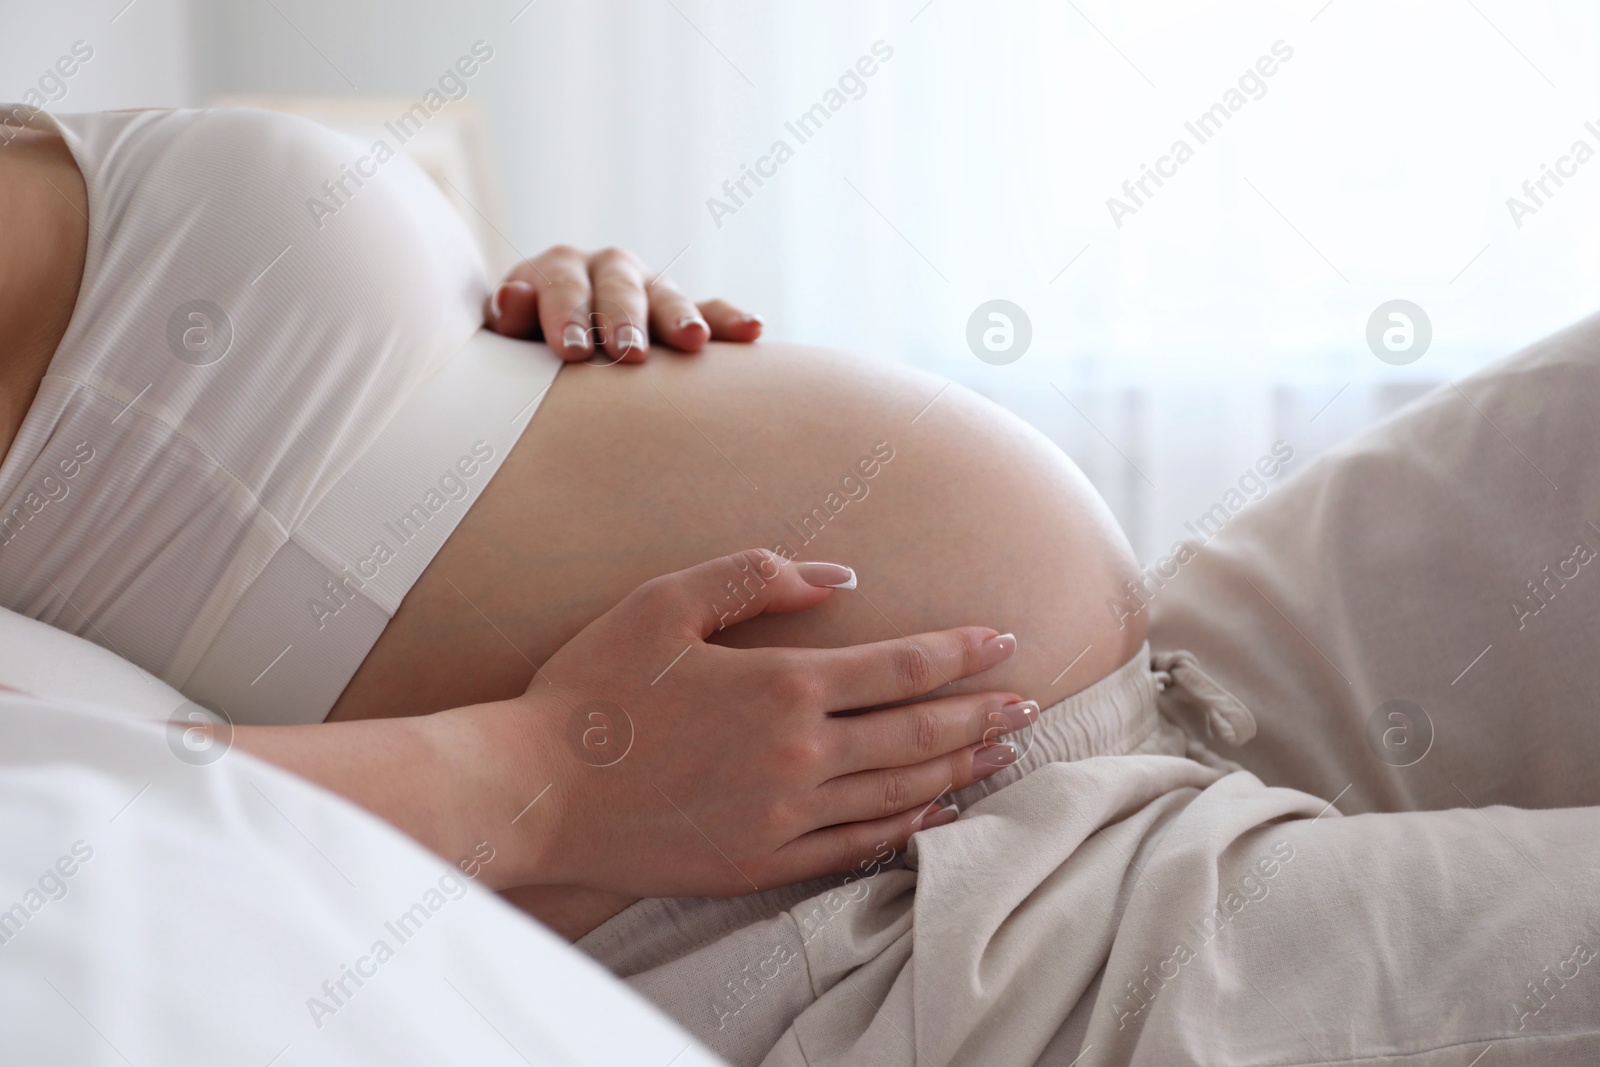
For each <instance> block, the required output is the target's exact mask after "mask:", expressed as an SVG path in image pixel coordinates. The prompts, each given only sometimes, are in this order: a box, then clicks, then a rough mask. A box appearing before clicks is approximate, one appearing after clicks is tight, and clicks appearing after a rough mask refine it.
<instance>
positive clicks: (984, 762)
mask: <svg viewBox="0 0 1600 1067" xmlns="http://www.w3.org/2000/svg"><path fill="white" fill-rule="evenodd" d="M1021 755H1022V754H1021V753H1020V752H1018V751H1017V746H1016V745H1013V744H1012V743H1011V742H1010V741H1002V742H1000V743H999V744H998V745H991V746H989V747H987V748H980V749H978V751H976V752H974V753H973V754H972V773H973V775H974V776H975V777H978V778H987V777H989V775H991V774H993V773H994V772H995V771H998V770H999V769H1000V768H1002V767H1009V766H1011V765H1012V764H1013V763H1015V762H1017V760H1018V758H1019V757H1020V756H1021Z"/></svg>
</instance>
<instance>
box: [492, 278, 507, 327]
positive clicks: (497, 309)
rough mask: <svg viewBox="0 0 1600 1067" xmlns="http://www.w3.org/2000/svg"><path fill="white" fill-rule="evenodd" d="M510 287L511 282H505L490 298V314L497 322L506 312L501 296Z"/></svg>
mask: <svg viewBox="0 0 1600 1067" xmlns="http://www.w3.org/2000/svg"><path fill="white" fill-rule="evenodd" d="M510 287H511V283H510V282H505V283H504V284H502V285H501V286H500V288H498V289H496V290H495V291H494V295H493V296H491V297H490V298H489V314H490V315H491V316H492V317H493V318H494V320H495V321H496V322H499V321H500V317H501V316H502V315H504V314H505V312H504V311H503V310H502V307H503V305H502V304H501V302H500V298H501V297H502V296H504V295H505V291H506V290H507V289H509V288H510Z"/></svg>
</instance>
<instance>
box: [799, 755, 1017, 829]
mask: <svg viewBox="0 0 1600 1067" xmlns="http://www.w3.org/2000/svg"><path fill="white" fill-rule="evenodd" d="M1020 756H1021V749H1020V748H1018V746H1017V745H1016V744H1015V743H1014V742H1011V741H1005V740H1000V741H996V742H995V743H994V744H992V745H990V744H976V745H963V746H962V747H960V748H958V749H956V750H955V751H954V752H951V753H948V754H946V755H941V756H938V757H936V758H934V759H931V760H924V761H923V762H921V763H918V764H914V765H912V766H910V767H887V768H884V769H882V770H873V771H861V772H859V773H857V774H846V775H842V776H840V777H838V778H835V779H833V780H832V781H829V782H825V783H823V784H822V785H821V786H819V787H818V788H817V792H816V798H817V801H818V804H817V807H816V809H815V812H814V814H813V817H814V818H815V819H816V822H817V825H818V826H833V825H838V824H841V823H850V822H868V821H871V820H874V819H884V818H889V817H891V816H894V815H899V814H901V813H903V812H906V811H911V810H914V809H917V808H921V807H924V806H926V805H928V804H930V803H932V802H933V801H934V800H935V799H936V798H938V797H941V796H943V795H944V794H946V793H950V792H954V791H956V790H959V789H965V788H966V787H967V786H969V785H971V784H972V783H974V782H981V781H982V780H983V779H985V778H987V777H989V776H990V775H992V774H996V773H998V772H999V771H1000V770H1001V769H1002V768H1004V767H1009V766H1010V765H1011V764H1013V763H1015V762H1017V760H1018V758H1020Z"/></svg>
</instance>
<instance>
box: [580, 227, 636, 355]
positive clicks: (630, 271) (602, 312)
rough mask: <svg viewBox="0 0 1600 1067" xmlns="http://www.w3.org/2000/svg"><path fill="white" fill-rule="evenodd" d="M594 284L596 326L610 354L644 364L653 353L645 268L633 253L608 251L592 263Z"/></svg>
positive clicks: (590, 270)
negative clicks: (646, 358)
mask: <svg viewBox="0 0 1600 1067" xmlns="http://www.w3.org/2000/svg"><path fill="white" fill-rule="evenodd" d="M589 277H590V279H591V281H592V282H593V283H594V316H595V324H596V325H597V326H599V327H600V330H601V332H600V334H599V335H598V337H599V338H600V339H602V340H603V342H604V344H605V350H606V352H607V353H608V354H609V355H610V356H611V357H612V358H613V359H616V360H620V361H621V362H623V363H641V362H643V361H644V358H645V355H646V354H647V353H648V352H649V350H650V338H649V332H650V304H649V299H648V298H647V297H646V296H645V292H644V283H645V277H644V265H643V264H641V263H640V262H639V257H637V256H635V255H634V254H633V253H632V252H625V251H623V250H622V249H620V248H608V249H606V250H605V251H603V252H596V253H595V254H594V257H593V258H592V259H590V260H589Z"/></svg>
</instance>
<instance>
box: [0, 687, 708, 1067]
mask: <svg viewBox="0 0 1600 1067" xmlns="http://www.w3.org/2000/svg"><path fill="white" fill-rule="evenodd" d="M128 674H129V677H128V680H127V683H126V684H128V685H130V686H136V687H137V686H141V682H140V681H139V680H138V678H137V677H136V676H134V675H133V674H132V672H131V671H129V672H128ZM0 682H6V683H8V684H16V683H15V682H13V681H12V679H11V678H7V677H0ZM419 908H420V911H419V910H417V909H419ZM408 912H409V913H410V916H411V917H410V919H409V920H406V921H404V922H402V917H404V916H406V915H407V914H408ZM380 942H381V943H383V944H384V945H386V946H387V950H388V954H385V953H384V952H383V951H382V950H379V949H378V945H379V943H380ZM380 957H381V958H380ZM352 968H356V969H359V970H361V971H362V972H364V973H365V974H366V977H363V978H362V979H361V982H360V984H359V985H358V984H357V983H356V981H355V980H354V979H351V978H349V977H347V973H348V969H352ZM341 978H342V979H343V984H344V987H345V988H344V991H343V992H340V991H339V990H338V983H339V982H340V980H341ZM324 983H328V986H325V985H324ZM329 987H332V990H333V991H332V992H330V991H329ZM717 1062H719V1061H718V1060H716V1058H715V1057H713V1056H712V1055H711V1054H710V1053H708V1052H706V1051H704V1050H703V1049H702V1048H701V1047H700V1046H699V1045H698V1044H695V1043H694V1042H693V1041H692V1040H691V1039H690V1038H689V1037H688V1036H686V1035H685V1034H684V1033H683V1032H682V1031H681V1030H680V1029H679V1028H678V1027H677V1026H676V1025H675V1024H674V1023H672V1022H670V1021H669V1020H667V1019H666V1018H665V1016H663V1015H661V1014H660V1013H658V1012H657V1011H656V1010H655V1009H654V1008H653V1007H651V1006H649V1005H648V1004H646V1003H645V1002H644V1001H643V1000H641V999H640V998H638V997H637V996H635V995H634V994H633V993H632V992H631V991H629V990H628V989H627V988H626V987H624V986H623V985H622V984H621V983H619V982H617V981H616V980H614V979H613V978H611V976H610V975H608V974H607V973H605V972H604V971H603V970H602V969H601V968H600V967H598V966H596V965H595V964H594V963H592V962H591V961H589V960H588V959H587V958H586V957H583V956H582V955H580V954H579V953H578V952H576V951H575V950H573V949H572V948H570V947H569V946H568V945H566V944H565V943H563V942H561V941H560V940H559V939H557V938H556V937H555V936H554V935H552V934H550V933H549V932H548V931H546V930H545V929H544V928H542V927H540V926H538V925H537V924H536V923H534V922H532V921H531V920H529V919H527V918H526V917H525V916H523V915H522V914H521V913H519V912H517V911H515V910H514V909H512V908H510V907H509V906H507V905H506V904H504V903H503V902H502V901H501V900H500V898H499V897H497V896H496V895H495V894H494V893H492V892H490V891H488V890H487V889H484V888H482V887H480V886H478V885H477V884H476V883H474V882H472V881H471V880H469V879H466V878H465V877H463V876H461V875H460V872H459V871H457V870H456V869H454V868H452V867H451V866H450V865H449V864H447V863H445V862H444V861H442V860H440V859H438V858H437V857H435V856H433V855H431V854H429V853H428V852H426V851H425V850H424V849H422V848H421V847H419V846H418V845H416V844H415V843H413V842H412V841H410V840H409V839H407V838H406V837H404V836H403V835H401V834H400V833H399V832H398V831H396V830H394V829H393V828H391V827H390V826H388V825H387V824H385V823H383V822H381V821H380V820H378V819H376V818H374V817H372V816H371V815H369V814H367V813H366V812H364V811H361V810H359V809H357V808H355V807H354V806H352V805H350V804H348V803H346V802H344V801H342V800H341V799H339V798H337V797H335V796H332V795H331V794H329V793H327V792H325V791H323V790H321V789H319V788H317V787H315V786H312V785H310V784H308V783H306V782H304V781H301V780H300V779H297V778H295V777H293V776H291V775H289V774H286V773H284V772H282V771H280V770H278V769H277V768H274V767H271V766H269V765H267V764H264V763H262V762H260V761H257V760H255V759H252V758H251V757H248V756H246V755H245V754H244V753H242V752H240V751H230V752H227V753H226V754H225V755H223V756H222V758H221V759H220V760H218V761H217V762H215V763H211V764H209V765H195V764H193V763H190V762H186V761H185V760H182V759H180V758H178V756H177V755H176V754H175V753H174V751H173V749H172V748H171V747H170V746H169V742H168V731H167V730H166V729H164V728H162V727H159V726H156V725H151V724H148V723H144V722H140V721H137V720H136V719H135V718H133V717H130V716H129V715H128V714H127V713H126V712H123V711H118V710H113V709H108V708H98V707H95V706H93V705H89V704H81V703H80V704H74V703H69V702H65V701H62V700H59V699H52V700H44V699H38V698H31V697H23V696H19V695H16V694H12V693H0V1063H5V1064H27V1065H30V1067H33V1065H42V1064H72V1065H75V1067H81V1065H88V1064H116V1065H119V1067H125V1065H128V1064H133V1065H137V1067H146V1065H156V1064H207V1065H210V1064H219V1063H231V1064H244V1065H258V1067H266V1065H269V1064H271V1065H273V1067H297V1065H304V1064H324V1063H326V1064H341V1065H344V1064H384V1065H388V1064H400V1063H427V1064H445V1063H461V1064H474V1065H493V1064H507V1065H512V1064H527V1063H532V1064H538V1065H540V1067H544V1065H546V1064H551V1065H555V1064H577V1065H600V1064H607V1065H609V1064H638V1065H643V1067H668V1065H669V1064H670V1065H671V1067H689V1065H691V1064H696V1065H704V1064H715V1063H717Z"/></svg>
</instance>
